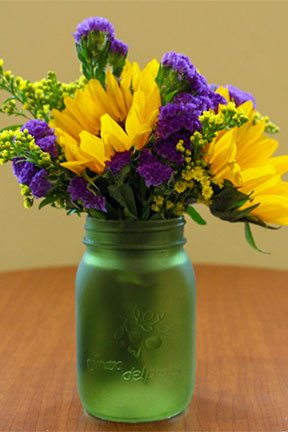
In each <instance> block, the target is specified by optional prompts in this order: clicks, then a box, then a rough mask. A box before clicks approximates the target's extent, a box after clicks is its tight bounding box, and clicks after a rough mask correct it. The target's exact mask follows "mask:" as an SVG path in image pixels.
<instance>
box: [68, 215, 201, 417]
mask: <svg viewBox="0 0 288 432" xmlns="http://www.w3.org/2000/svg"><path fill="white" fill-rule="evenodd" d="M184 223H185V221H184V219H183V218H176V219H170V220H163V221H160V220H154V221H153V220H150V221H105V220H97V219H93V218H90V217H88V218H87V223H86V236H85V238H84V243H85V245H86V246H87V250H86V252H85V254H84V256H83V259H82V261H81V263H80V265H79V268H78V272H77V280H76V322H77V373H78V375H77V376H78V389H79V394H80V398H81V402H82V405H83V406H84V408H85V410H86V411H87V412H88V413H90V414H91V415H93V416H96V417H98V418H101V419H106V420H111V421H120V422H145V421H154V420H161V419H166V418H170V417H172V416H175V415H177V414H179V413H181V412H182V411H184V410H185V409H186V408H187V406H188V404H189V402H190V399H191V396H192V392H193V387H194V375H195V281H194V272H193V268H192V265H191V263H190V261H189V259H188V256H187V255H186V253H185V251H184V248H183V245H184V243H185V239H184V237H183V231H184Z"/></svg>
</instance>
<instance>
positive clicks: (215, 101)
mask: <svg viewBox="0 0 288 432" xmlns="http://www.w3.org/2000/svg"><path fill="white" fill-rule="evenodd" d="M208 97H209V100H210V104H211V105H210V108H211V109H213V110H214V111H215V112H217V111H218V106H219V104H222V105H227V101H226V99H225V98H224V97H223V96H222V95H220V94H219V93H214V92H213V91H212V92H210V93H209V96H208Z"/></svg>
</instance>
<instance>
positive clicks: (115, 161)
mask: <svg viewBox="0 0 288 432" xmlns="http://www.w3.org/2000/svg"><path fill="white" fill-rule="evenodd" d="M130 161H131V157H130V152H129V151H124V152H119V153H115V155H114V156H112V158H111V161H108V162H106V167H108V168H110V169H111V171H112V172H113V174H118V172H119V171H121V169H122V168H124V166H126V165H128V164H129V163H130Z"/></svg>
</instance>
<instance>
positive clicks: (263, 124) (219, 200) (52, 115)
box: [0, 17, 288, 248]
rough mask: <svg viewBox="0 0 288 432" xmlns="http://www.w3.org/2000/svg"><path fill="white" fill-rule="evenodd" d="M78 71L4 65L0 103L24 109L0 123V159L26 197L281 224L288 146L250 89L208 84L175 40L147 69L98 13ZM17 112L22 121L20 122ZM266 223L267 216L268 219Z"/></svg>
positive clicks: (286, 206) (84, 208) (116, 215)
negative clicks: (31, 74)
mask: <svg viewBox="0 0 288 432" xmlns="http://www.w3.org/2000/svg"><path fill="white" fill-rule="evenodd" d="M74 38H75V42H76V50H77V55H78V58H79V60H80V62H81V65H82V72H83V75H82V76H80V78H79V79H78V80H76V81H75V82H72V83H70V84H65V83H61V82H59V81H58V79H57V77H56V75H55V73H54V72H49V73H48V75H47V77H46V78H44V79H42V80H41V81H37V82H31V81H29V80H26V79H23V78H21V77H18V76H16V77H15V76H14V75H13V74H12V73H11V71H9V70H4V68H3V61H2V60H1V61H0V89H2V90H4V91H5V92H8V93H9V94H10V95H9V97H8V98H7V99H6V100H5V101H4V102H3V103H2V105H1V106H0V112H1V113H3V114H6V115H8V116H17V117H18V118H19V119H22V122H20V123H21V124H17V125H15V126H12V127H6V128H5V129H4V130H2V131H1V133H0V162H1V163H6V162H12V169H13V173H14V175H15V176H16V177H17V179H18V181H19V184H20V187H21V194H22V196H23V198H24V206H25V207H27V208H29V207H31V206H32V205H33V202H34V201H35V200H38V199H40V203H39V208H42V207H44V206H46V205H51V206H53V207H56V208H63V209H65V210H66V211H67V214H72V213H76V214H80V213H82V212H86V213H88V214H89V215H90V216H92V217H95V218H103V219H110V220H111V219H133V220H149V219H167V218H174V217H178V216H180V215H182V214H184V213H187V214H188V215H189V216H190V217H191V218H192V219H193V220H194V221H196V222H197V223H199V224H205V221H204V220H203V218H202V217H201V216H200V214H199V213H198V212H197V211H196V209H195V207H194V204H195V203H202V204H205V205H206V206H208V207H209V208H210V210H211V212H212V214H213V215H215V216H216V217H218V218H220V219H223V220H226V221H229V222H244V223H245V233H246V238H247V240H248V242H249V243H250V244H251V245H252V246H254V247H255V248H257V246H256V245H255V242H254V239H253V237H252V233H251V228H250V224H257V225H260V226H263V227H269V228H273V227H274V226H275V224H276V225H288V183H287V182H285V181H284V180H283V179H282V175H283V174H284V173H285V172H286V171H288V155H284V156H277V157H275V156H274V157H273V153H274V152H275V150H276V148H277V146H278V143H277V141H276V140H275V139H273V138H271V137H270V135H271V134H274V133H276V132H277V131H278V128H277V127H276V126H275V125H274V124H273V123H272V122H270V121H269V118H268V117H264V116H262V115H261V114H260V113H259V112H258V111H257V110H256V107H255V100H254V98H253V96H252V95H251V94H249V93H247V92H244V91H242V90H240V89H238V88H236V87H234V86H232V85H225V86H218V85H209V84H208V83H207V81H206V79H205V77H204V76H203V75H201V74H200V72H199V71H198V70H197V69H196V68H195V66H194V65H193V64H192V63H191V61H190V60H189V58H188V57H187V56H185V55H183V54H179V53H176V52H167V53H166V54H164V56H163V58H162V60H161V62H160V63H159V62H158V61H157V60H152V61H150V62H149V63H148V64H147V65H146V66H145V67H144V69H141V68H140V67H139V65H138V64H137V63H136V62H133V63H131V62H129V61H128V60H127V53H128V47H127V45H126V44H125V43H123V42H121V41H120V40H118V39H116V37H115V32H114V28H113V26H112V25H111V23H110V22H109V21H108V20H106V19H105V18H101V17H92V18H88V19H86V20H84V21H83V22H82V23H80V24H79V25H78V27H77V29H76V32H75V33H74ZM18 123H19V122H18ZM271 224H272V225H271Z"/></svg>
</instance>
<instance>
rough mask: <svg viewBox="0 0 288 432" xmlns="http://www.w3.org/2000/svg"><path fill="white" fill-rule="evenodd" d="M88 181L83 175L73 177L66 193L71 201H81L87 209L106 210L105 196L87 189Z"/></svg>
mask: <svg viewBox="0 0 288 432" xmlns="http://www.w3.org/2000/svg"><path fill="white" fill-rule="evenodd" d="M87 186H88V182H87V181H86V180H85V179H84V178H83V177H73V179H72V180H71V181H70V184H69V186H68V193H69V194H70V197H71V200H72V201H78V200H80V201H82V203H83V205H84V206H85V207H86V208H87V209H95V210H99V211H101V212H106V207H105V198H104V197H103V196H99V195H94V193H92V192H91V191H90V190H89V189H87Z"/></svg>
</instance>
